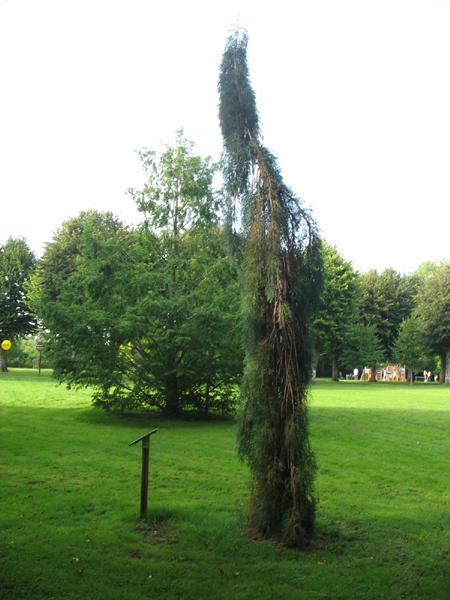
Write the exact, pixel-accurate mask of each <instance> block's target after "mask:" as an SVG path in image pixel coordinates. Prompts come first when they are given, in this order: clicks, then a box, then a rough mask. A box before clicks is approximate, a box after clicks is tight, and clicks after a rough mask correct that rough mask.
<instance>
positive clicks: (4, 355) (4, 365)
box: [0, 346, 8, 373]
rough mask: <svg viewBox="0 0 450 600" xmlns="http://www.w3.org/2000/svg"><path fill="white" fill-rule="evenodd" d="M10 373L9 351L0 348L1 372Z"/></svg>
mask: <svg viewBox="0 0 450 600" xmlns="http://www.w3.org/2000/svg"><path fill="white" fill-rule="evenodd" d="M7 371H8V351H7V350H3V348H2V347H1V346H0V372H1V373H6V372H7Z"/></svg>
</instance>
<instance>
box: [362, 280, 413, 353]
mask: <svg viewBox="0 0 450 600" xmlns="http://www.w3.org/2000/svg"><path fill="white" fill-rule="evenodd" d="M360 282H361V297H360V309H361V315H362V318H363V322H364V324H365V325H374V326H375V327H376V330H377V334H378V337H379V339H380V341H381V344H382V346H383V349H384V354H385V357H386V360H388V361H391V360H392V359H393V348H394V344H395V340H396V339H397V336H398V333H399V331H400V326H401V324H402V322H403V321H404V319H406V318H407V317H409V315H410V314H411V312H412V310H413V309H414V306H415V296H416V294H417V290H418V278H417V277H416V276H414V275H412V276H408V275H401V274H400V273H398V272H397V271H395V270H394V269H385V270H384V271H383V272H382V273H381V274H378V273H377V271H375V270H371V271H368V272H367V273H364V274H363V275H362V276H361V278H360Z"/></svg>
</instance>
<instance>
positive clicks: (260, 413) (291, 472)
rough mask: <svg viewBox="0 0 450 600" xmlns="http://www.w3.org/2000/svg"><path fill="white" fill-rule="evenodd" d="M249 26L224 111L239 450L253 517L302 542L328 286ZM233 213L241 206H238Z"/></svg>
mask: <svg viewBox="0 0 450 600" xmlns="http://www.w3.org/2000/svg"><path fill="white" fill-rule="evenodd" d="M247 41H248V39H247V34H246V33H245V32H243V31H242V30H237V31H236V32H235V33H234V34H232V35H231V36H230V37H229V38H228V40H227V43H226V47H225V51H224V54H223V57H222V62H221V67H220V76H219V93H220V101H219V119H220V125H221V130H222V136H223V148H224V152H223V161H224V168H223V173H224V178H225V181H226V186H227V192H228V194H229V197H230V206H232V205H233V204H234V202H235V201H238V202H239V203H240V207H241V212H240V217H241V223H242V226H243V233H244V237H245V250H244V260H243V283H244V302H243V307H244V308H243V311H244V314H243V318H244V339H245V351H246V364H245V373H244V383H243V385H242V388H241V389H242V396H243V403H244V404H243V409H242V412H241V417H240V424H239V431H238V439H239V454H240V456H241V458H243V459H245V460H246V461H247V462H248V464H249V466H250V469H251V473H252V477H253V489H252V498H251V505H250V506H251V522H252V523H253V525H254V526H255V527H256V528H257V529H258V530H259V531H260V532H262V533H263V534H264V535H273V534H281V535H282V537H283V539H284V541H285V543H287V544H290V545H297V546H301V545H303V544H304V543H305V540H306V538H307V537H308V536H310V535H311V534H312V531H313V529H314V517H315V495H314V473H315V468H316V467H315V460H314V455H313V453H312V451H311V448H310V444H309V438H308V416H307V409H306V396H307V386H308V383H309V382H310V378H311V366H312V352H311V343H310V338H309V323H310V319H311V309H312V306H313V305H314V304H315V303H316V301H317V298H318V293H319V289H320V279H321V276H320V265H321V255H320V242H319V238H318V235H317V230H316V227H315V223H314V221H313V219H312V216H311V214H310V213H309V212H308V211H307V210H305V208H304V207H303V206H302V204H301V202H300V201H299V199H298V198H297V197H296V196H295V194H294V193H293V192H292V191H291V190H290V189H289V188H288V187H287V186H286V184H285V183H284V181H283V178H282V176H281V172H280V169H279V167H278V165H277V162H276V159H275V157H274V156H273V154H271V153H270V152H269V150H268V149H267V148H265V146H264V145H263V144H262V142H261V133H260V127H259V119H258V112H257V109H256V101H255V94H254V91H253V89H252V87H251V84H250V78H249V71H248V65H247ZM229 213H230V214H233V210H229Z"/></svg>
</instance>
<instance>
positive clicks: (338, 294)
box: [313, 241, 358, 381]
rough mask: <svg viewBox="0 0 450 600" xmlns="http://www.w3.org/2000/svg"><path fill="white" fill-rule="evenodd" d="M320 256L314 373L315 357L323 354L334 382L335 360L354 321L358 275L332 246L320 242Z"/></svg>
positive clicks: (337, 374) (315, 320)
mask: <svg viewBox="0 0 450 600" xmlns="http://www.w3.org/2000/svg"><path fill="white" fill-rule="evenodd" d="M322 255H323V292H322V294H321V297H320V305H319V310H318V312H317V314H316V316H315V317H314V322H313V338H314V355H315V370H317V362H318V359H319V355H320V354H321V353H325V354H326V355H327V356H329V357H330V359H331V361H332V365H333V375H332V378H333V380H334V381H338V379H339V358H340V356H341V354H342V351H343V349H344V348H345V347H346V343H347V337H348V334H349V331H350V327H351V326H352V324H353V323H354V322H355V316H356V307H357V298H358V276H357V273H356V271H355V270H354V268H353V266H352V263H351V262H347V261H346V260H344V258H343V257H342V256H341V254H340V252H339V251H338V249H337V248H336V247H335V246H331V245H329V244H327V243H326V242H325V241H323V242H322Z"/></svg>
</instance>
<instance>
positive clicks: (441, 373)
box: [439, 353, 445, 383]
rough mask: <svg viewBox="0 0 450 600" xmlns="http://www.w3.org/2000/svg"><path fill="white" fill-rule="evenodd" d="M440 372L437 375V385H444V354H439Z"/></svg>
mask: <svg viewBox="0 0 450 600" xmlns="http://www.w3.org/2000/svg"><path fill="white" fill-rule="evenodd" d="M439 358H440V359H441V372H440V373H439V383H445V353H444V354H441V355H440V357H439Z"/></svg>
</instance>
